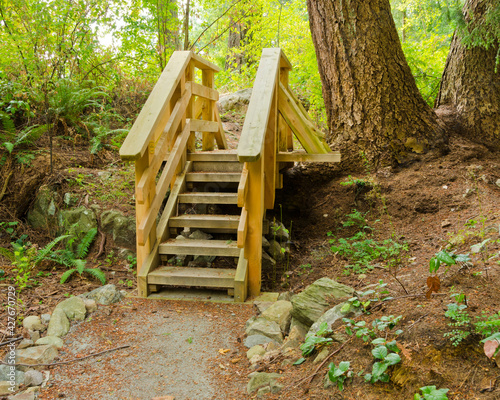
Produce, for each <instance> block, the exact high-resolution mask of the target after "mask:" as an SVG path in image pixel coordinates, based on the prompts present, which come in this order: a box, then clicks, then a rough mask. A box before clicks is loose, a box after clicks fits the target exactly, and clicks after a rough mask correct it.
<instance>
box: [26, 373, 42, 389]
mask: <svg viewBox="0 0 500 400" xmlns="http://www.w3.org/2000/svg"><path fill="white" fill-rule="evenodd" d="M42 382H43V374H42V373H41V372H40V371H36V370H34V369H30V370H29V371H26V373H25V374H24V384H25V385H26V386H40V385H41V384H42Z"/></svg>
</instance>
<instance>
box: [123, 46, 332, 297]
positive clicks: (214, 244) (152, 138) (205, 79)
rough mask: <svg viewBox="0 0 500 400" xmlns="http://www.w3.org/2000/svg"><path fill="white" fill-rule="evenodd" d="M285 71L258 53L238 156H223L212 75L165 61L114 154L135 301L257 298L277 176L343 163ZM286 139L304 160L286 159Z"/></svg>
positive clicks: (192, 59)
mask: <svg viewBox="0 0 500 400" xmlns="http://www.w3.org/2000/svg"><path fill="white" fill-rule="evenodd" d="M196 69H198V70H199V71H200V72H201V73H198V74H197V73H196ZM290 69H291V66H290V64H289V62H288V60H287V59H286V57H285V56H284V55H283V53H282V52H281V50H279V49H265V50H264V52H263V56H262V59H261V64H260V67H259V71H258V73H257V77H256V84H255V86H254V90H253V94H252V98H251V100H250V105H249V108H248V113H247V117H246V119H245V124H244V127H243V131H242V136H241V139H240V143H239V146H238V150H228V149H227V144H226V139H225V133H224V131H223V128H222V124H221V121H220V117H219V114H218V110H217V106H216V101H217V100H218V93H217V91H216V90H215V89H214V85H213V83H214V73H215V72H217V71H218V68H217V67H216V66H215V65H213V64H211V63H210V62H208V61H206V60H204V59H202V58H201V57H199V56H197V55H195V54H193V53H191V52H175V53H174V54H173V56H172V57H171V59H170V61H169V63H168V65H167V67H166V68H165V71H164V72H163V73H162V75H161V77H160V79H159V81H158V83H157V84H156V86H155V88H154V89H153V91H152V93H151V95H150V97H149V98H148V100H147V102H146V104H145V105H144V107H143V110H142V111H141V113H140V115H139V117H138V118H137V120H136V122H135V123H134V125H133V127H132V129H131V131H130V132H129V135H128V136H127V138H126V140H125V142H124V144H123V146H122V148H121V149H120V155H121V157H122V159H124V160H129V161H134V162H135V168H136V195H135V197H136V216H137V218H136V219H137V266H138V271H137V280H138V285H137V286H138V293H139V296H142V297H147V296H148V295H149V294H150V293H151V292H155V291H158V290H160V289H164V288H168V287H178V286H179V287H191V288H193V287H194V288H217V289H223V290H227V291H228V293H229V294H230V295H232V296H234V301H237V302H242V301H245V299H246V298H247V295H248V294H249V295H251V296H256V295H258V294H259V292H260V285H261V258H262V234H263V230H264V229H265V223H264V222H263V220H264V218H265V210H266V209H269V208H272V207H273V206H274V192H275V189H277V188H281V187H282V179H281V175H280V170H281V169H282V168H284V167H286V166H289V165H290V162H293V161H322V162H338V161H340V155H339V154H338V153H335V152H331V151H330V149H329V148H328V146H327V145H326V143H325V141H324V138H323V136H322V133H321V132H319V131H318V130H317V129H316V128H314V125H313V124H312V122H311V121H310V120H309V118H308V116H307V113H306V111H305V110H304V109H303V108H301V106H300V103H299V102H298V100H297V99H296V98H295V97H294V96H293V93H292V92H291V90H290V89H289V87H288V71H289V70H290ZM200 76H201V82H197V77H200ZM198 79H199V78H198ZM292 133H293V134H295V137H296V138H297V139H298V140H299V141H300V143H301V144H302V146H303V147H304V149H305V150H306V152H294V151H293V140H292ZM197 135H198V138H197ZM200 142H201V151H200V150H199V147H197V146H199V145H200ZM216 147H217V149H215V148H216ZM198 231H201V232H198ZM191 235H193V237H190V236H191ZM200 257H201V262H200Z"/></svg>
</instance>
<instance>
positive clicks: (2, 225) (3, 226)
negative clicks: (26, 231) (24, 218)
mask: <svg viewBox="0 0 500 400" xmlns="http://www.w3.org/2000/svg"><path fill="white" fill-rule="evenodd" d="M18 224H19V222H17V221H10V222H0V231H4V232H5V233H6V234H7V235H9V236H10V238H11V239H14V238H15V236H16V228H17V225H18Z"/></svg>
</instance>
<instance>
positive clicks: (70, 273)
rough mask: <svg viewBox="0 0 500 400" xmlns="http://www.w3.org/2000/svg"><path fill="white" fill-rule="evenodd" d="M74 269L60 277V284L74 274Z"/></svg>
mask: <svg viewBox="0 0 500 400" xmlns="http://www.w3.org/2000/svg"><path fill="white" fill-rule="evenodd" d="M75 271H76V269H68V270H67V271H66V272H65V273H64V274H62V275H61V280H60V281H59V282H60V283H64V282H66V281H67V280H68V278H69V277H70V276H71V275H72V274H73V272H75Z"/></svg>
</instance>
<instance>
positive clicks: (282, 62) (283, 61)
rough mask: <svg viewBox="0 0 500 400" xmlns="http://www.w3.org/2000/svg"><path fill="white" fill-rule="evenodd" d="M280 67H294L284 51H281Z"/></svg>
mask: <svg viewBox="0 0 500 400" xmlns="http://www.w3.org/2000/svg"><path fill="white" fill-rule="evenodd" d="M280 68H285V69H293V67H292V63H291V62H290V61H289V60H288V57H287V56H286V55H285V53H284V52H283V51H280Z"/></svg>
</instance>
